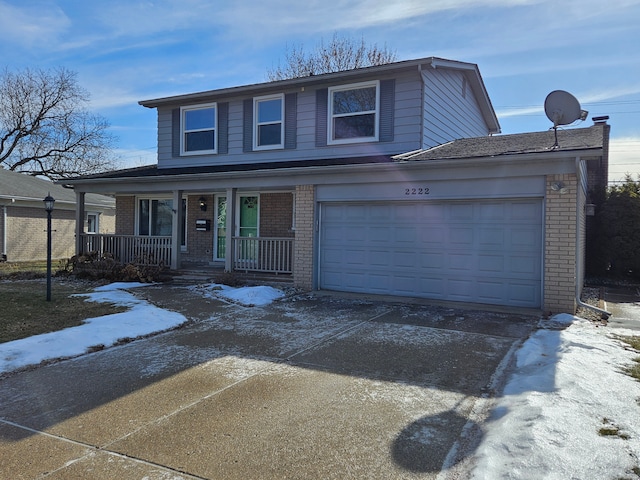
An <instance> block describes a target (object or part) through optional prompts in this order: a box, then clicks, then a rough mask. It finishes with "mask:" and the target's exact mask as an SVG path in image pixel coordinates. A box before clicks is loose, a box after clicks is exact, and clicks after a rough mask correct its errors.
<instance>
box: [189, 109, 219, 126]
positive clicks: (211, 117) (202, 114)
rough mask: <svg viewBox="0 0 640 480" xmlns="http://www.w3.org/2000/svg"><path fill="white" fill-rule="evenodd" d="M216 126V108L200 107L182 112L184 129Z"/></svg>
mask: <svg viewBox="0 0 640 480" xmlns="http://www.w3.org/2000/svg"><path fill="white" fill-rule="evenodd" d="M215 127H216V109H215V108H200V109H198V110H186V111H185V112H184V129H185V130H200V129H204V128H215Z"/></svg>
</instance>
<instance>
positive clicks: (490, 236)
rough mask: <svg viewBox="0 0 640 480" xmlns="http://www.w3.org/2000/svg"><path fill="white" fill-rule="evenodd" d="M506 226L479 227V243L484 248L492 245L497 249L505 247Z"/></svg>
mask: <svg viewBox="0 0 640 480" xmlns="http://www.w3.org/2000/svg"><path fill="white" fill-rule="evenodd" d="M504 243H505V228H504V227H502V226H496V227H493V228H484V227H479V228H478V245H479V246H480V247H482V248H489V247H492V248H494V249H497V250H501V249H503V248H504Z"/></svg>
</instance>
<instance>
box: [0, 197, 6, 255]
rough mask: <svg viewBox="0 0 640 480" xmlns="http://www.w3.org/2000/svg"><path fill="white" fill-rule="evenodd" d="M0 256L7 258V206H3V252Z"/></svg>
mask: <svg viewBox="0 0 640 480" xmlns="http://www.w3.org/2000/svg"><path fill="white" fill-rule="evenodd" d="M0 257H1V258H2V259H4V260H6V259H7V206H6V205H3V206H2V254H0Z"/></svg>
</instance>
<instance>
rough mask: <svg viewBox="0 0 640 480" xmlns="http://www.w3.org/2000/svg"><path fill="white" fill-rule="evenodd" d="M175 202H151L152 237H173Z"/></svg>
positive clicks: (168, 200)
mask: <svg viewBox="0 0 640 480" xmlns="http://www.w3.org/2000/svg"><path fill="white" fill-rule="evenodd" d="M172 219H173V200H170V199H167V200H152V201H151V235H171V222H172Z"/></svg>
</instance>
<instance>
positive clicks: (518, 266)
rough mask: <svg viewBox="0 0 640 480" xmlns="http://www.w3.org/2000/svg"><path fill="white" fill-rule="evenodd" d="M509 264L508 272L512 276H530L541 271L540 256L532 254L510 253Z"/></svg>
mask: <svg viewBox="0 0 640 480" xmlns="http://www.w3.org/2000/svg"><path fill="white" fill-rule="evenodd" d="M509 265H510V269H509V273H512V274H513V275H514V276H517V275H519V274H520V275H526V276H527V277H528V278H531V277H533V276H535V275H540V273H541V272H540V270H541V265H540V258H539V257H535V256H533V255H527V256H525V255H518V256H516V255H512V256H510V257H509Z"/></svg>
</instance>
